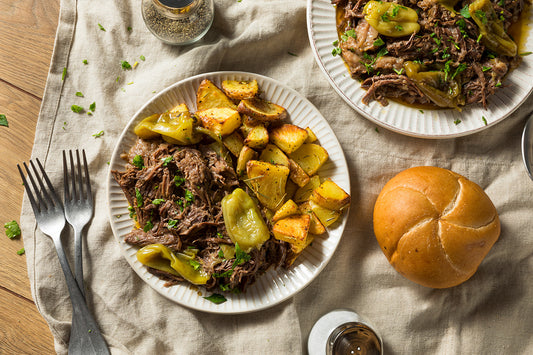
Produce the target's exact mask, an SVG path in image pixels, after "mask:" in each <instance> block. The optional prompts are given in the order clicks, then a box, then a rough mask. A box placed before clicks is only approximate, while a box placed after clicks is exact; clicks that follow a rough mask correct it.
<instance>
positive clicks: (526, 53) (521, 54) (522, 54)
mask: <svg viewBox="0 0 533 355" xmlns="http://www.w3.org/2000/svg"><path fill="white" fill-rule="evenodd" d="M532 53H533V52H522V53H519V54H518V55H519V56H522V57H524V56H526V55H530V54H532Z"/></svg>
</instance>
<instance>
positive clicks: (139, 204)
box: [135, 187, 143, 207]
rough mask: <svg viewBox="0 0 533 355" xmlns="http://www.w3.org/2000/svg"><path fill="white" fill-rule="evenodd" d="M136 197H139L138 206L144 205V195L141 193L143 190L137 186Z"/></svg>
mask: <svg viewBox="0 0 533 355" xmlns="http://www.w3.org/2000/svg"><path fill="white" fill-rule="evenodd" d="M135 198H136V199H137V207H142V205H143V195H141V191H139V189H138V188H137V187H136V188H135Z"/></svg>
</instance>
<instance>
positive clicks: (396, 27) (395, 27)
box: [394, 25, 403, 32]
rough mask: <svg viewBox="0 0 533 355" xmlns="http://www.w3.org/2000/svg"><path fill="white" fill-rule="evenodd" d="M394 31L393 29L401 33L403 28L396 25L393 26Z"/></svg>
mask: <svg viewBox="0 0 533 355" xmlns="http://www.w3.org/2000/svg"><path fill="white" fill-rule="evenodd" d="M394 29H395V30H396V31H397V32H402V31H403V27H402V26H400V25H396V26H394Z"/></svg>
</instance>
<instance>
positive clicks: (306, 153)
mask: <svg viewBox="0 0 533 355" xmlns="http://www.w3.org/2000/svg"><path fill="white" fill-rule="evenodd" d="M289 158H291V159H293V160H294V161H295V162H297V163H298V165H300V166H301V167H302V169H304V171H305V172H306V173H307V175H309V176H311V175H314V174H315V173H316V172H317V171H318V169H320V167H321V166H322V164H324V162H326V160H328V158H329V155H328V152H327V151H326V149H324V147H322V146H320V145H318V144H314V143H305V144H302V145H301V146H300V147H299V148H298V150H296V151H294V152H293V153H291V154H289Z"/></svg>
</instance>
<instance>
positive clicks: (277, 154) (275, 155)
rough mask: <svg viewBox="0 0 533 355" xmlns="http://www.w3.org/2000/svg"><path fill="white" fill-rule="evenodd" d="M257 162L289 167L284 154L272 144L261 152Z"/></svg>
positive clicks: (287, 159)
mask: <svg viewBox="0 0 533 355" xmlns="http://www.w3.org/2000/svg"><path fill="white" fill-rule="evenodd" d="M259 160H261V161H266V162H267V163H272V164H279V165H283V166H287V167H288V166H289V158H287V156H286V155H285V153H283V152H282V151H281V149H279V148H278V147H277V146H275V145H274V144H267V146H266V147H265V149H263V150H262V151H261V155H260V156H259Z"/></svg>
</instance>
